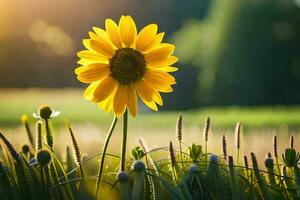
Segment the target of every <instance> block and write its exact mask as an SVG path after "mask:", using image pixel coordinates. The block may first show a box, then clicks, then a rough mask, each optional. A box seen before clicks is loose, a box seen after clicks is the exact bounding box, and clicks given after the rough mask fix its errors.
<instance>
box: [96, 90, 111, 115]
mask: <svg viewBox="0 0 300 200" xmlns="http://www.w3.org/2000/svg"><path fill="white" fill-rule="evenodd" d="M114 93H115V92H113V93H112V94H111V95H110V96H109V97H108V98H106V99H105V100H103V101H101V102H100V103H98V106H99V108H101V109H103V110H104V111H105V112H110V111H112V109H113V99H114Z"/></svg>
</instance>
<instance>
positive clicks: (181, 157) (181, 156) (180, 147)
mask: <svg viewBox="0 0 300 200" xmlns="http://www.w3.org/2000/svg"><path fill="white" fill-rule="evenodd" d="M179 150H180V159H181V166H182V169H184V165H183V155H182V146H181V141H179Z"/></svg>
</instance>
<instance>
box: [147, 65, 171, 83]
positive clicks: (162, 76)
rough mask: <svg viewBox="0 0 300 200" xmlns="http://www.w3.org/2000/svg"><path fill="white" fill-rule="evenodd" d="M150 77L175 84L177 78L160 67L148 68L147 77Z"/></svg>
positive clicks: (153, 79)
mask: <svg viewBox="0 0 300 200" xmlns="http://www.w3.org/2000/svg"><path fill="white" fill-rule="evenodd" d="M146 76H147V77H148V78H149V77H150V78H151V80H152V81H154V82H156V81H158V82H162V83H169V84H175V83H176V80H175V78H174V76H172V75H170V74H169V73H167V72H165V71H162V70H159V69H157V70H156V69H155V70H153V69H148V70H147V72H146V74H145V77H146Z"/></svg>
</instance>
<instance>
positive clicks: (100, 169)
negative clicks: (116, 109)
mask: <svg viewBox="0 0 300 200" xmlns="http://www.w3.org/2000/svg"><path fill="white" fill-rule="evenodd" d="M117 121H118V118H117V117H116V116H115V117H114V120H113V121H112V123H111V126H110V129H109V131H108V133H107V135H106V138H105V141H104V146H103V149H102V156H101V161H100V165H99V170H98V178H97V181H96V189H95V190H96V192H95V193H96V194H95V199H97V197H98V191H99V185H100V182H101V176H102V173H103V168H104V159H105V155H106V150H107V147H108V143H109V141H110V137H111V135H112V133H113V131H114V129H115V126H116V123H117Z"/></svg>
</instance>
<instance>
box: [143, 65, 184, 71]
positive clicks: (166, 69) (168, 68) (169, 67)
mask: <svg viewBox="0 0 300 200" xmlns="http://www.w3.org/2000/svg"><path fill="white" fill-rule="evenodd" d="M148 69H150V70H162V71H165V72H176V71H177V70H178V68H177V67H172V66H165V67H156V68H155V67H148Z"/></svg>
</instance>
